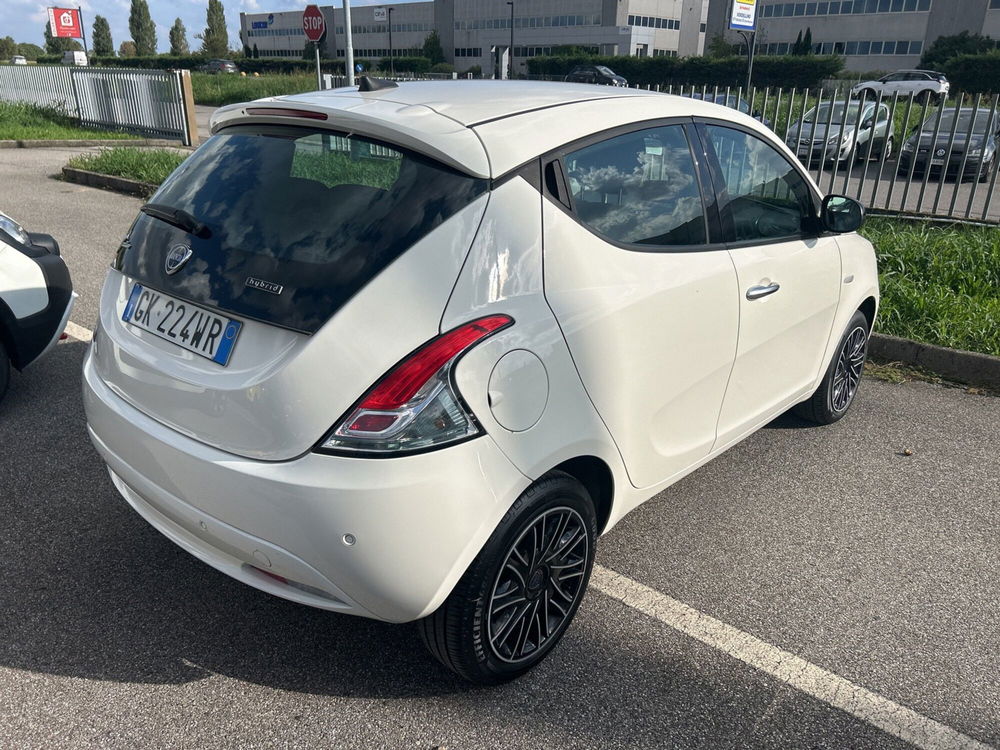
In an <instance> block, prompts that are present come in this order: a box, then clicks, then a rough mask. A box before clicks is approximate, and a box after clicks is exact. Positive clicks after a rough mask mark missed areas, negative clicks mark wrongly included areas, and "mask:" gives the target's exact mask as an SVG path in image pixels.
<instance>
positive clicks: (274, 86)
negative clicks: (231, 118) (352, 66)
mask: <svg viewBox="0 0 1000 750" xmlns="http://www.w3.org/2000/svg"><path fill="white" fill-rule="evenodd" d="M191 86H192V88H193V89H194V101H195V104H208V105H212V106H215V107H221V106H222V105H224V104H235V103H236V102H248V101H253V100H254V99H261V98H263V97H265V96H281V95H284V94H302V93H305V92H306V91H315V90H316V74H315V73H296V74H289V75H281V74H275V75H263V76H260V77H259V78H254V77H253V76H246V77H244V76H240V75H227V74H222V73H219V74H215V75H212V74H209V73H192V74H191Z"/></svg>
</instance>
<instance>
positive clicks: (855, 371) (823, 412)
mask: <svg viewBox="0 0 1000 750" xmlns="http://www.w3.org/2000/svg"><path fill="white" fill-rule="evenodd" d="M868 333H869V326H868V319H867V318H866V317H865V316H864V315H863V314H862V313H861V312H860V311H858V312H855V313H854V315H852V316H851V320H850V322H849V323H848V324H847V330H846V331H845V332H844V335H843V336H842V337H841V339H840V344H839V346H838V347H837V350H836V353H835V354H834V356H833V361H832V362H830V366H829V367H828V368H827V370H826V374H825V375H824V376H823V380H822V382H821V383H820V384H819V388H817V389H816V392H815V393H813V395H812V396H810V397H809V399H808V400H807V401H803V402H802V403H801V404H798V405H796V406H795V408H794V409H793V411H794V412H795V414H797V415H798V416H800V417H802V418H803V419H806V420H808V421H810V422H815V423H816V424H833V423H834V422H836V421H838V420H840V419H842V418H843V416H844V415H845V414H847V410H848V409H849V408H850V407H851V404H852V403H853V402H854V397H855V396H856V395H857V393H858V388H859V387H860V386H861V373H862V372H863V371H864V367H865V360H866V359H867V358H868Z"/></svg>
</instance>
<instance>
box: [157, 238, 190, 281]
mask: <svg viewBox="0 0 1000 750" xmlns="http://www.w3.org/2000/svg"><path fill="white" fill-rule="evenodd" d="M193 252H194V251H193V250H192V249H191V248H190V247H188V246H187V245H174V246H173V247H172V248H170V251H169V252H168V253H167V257H166V258H165V259H164V261H163V268H164V270H165V271H166V272H167V273H168V274H171V273H177V272H178V271H179V270H181V266H183V265H184V264H185V263H187V262H188V260H190V259H191V255H192V253H193Z"/></svg>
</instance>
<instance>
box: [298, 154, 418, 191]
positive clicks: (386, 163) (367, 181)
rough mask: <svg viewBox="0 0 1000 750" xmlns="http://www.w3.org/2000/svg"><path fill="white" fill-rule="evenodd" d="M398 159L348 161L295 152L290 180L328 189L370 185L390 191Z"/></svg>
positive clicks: (342, 156) (347, 156) (342, 157)
mask: <svg viewBox="0 0 1000 750" xmlns="http://www.w3.org/2000/svg"><path fill="white" fill-rule="evenodd" d="M401 164H402V159H401V158H386V159H375V158H363V159H357V160H354V159H351V156H350V154H341V153H337V152H331V153H322V154H310V153H307V152H304V151H296V152H295V155H294V156H293V157H292V172H291V174H292V176H293V177H305V178H306V179H310V180H316V181H317V182H321V183H323V184H324V185H326V186H327V187H333V186H335V185H369V186H371V187H377V188H382V189H383V190H389V189H391V188H392V185H393V183H394V182H396V179H397V178H398V177H399V167H400V165H401Z"/></svg>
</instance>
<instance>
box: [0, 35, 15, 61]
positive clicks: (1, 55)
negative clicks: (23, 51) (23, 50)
mask: <svg viewBox="0 0 1000 750" xmlns="http://www.w3.org/2000/svg"><path fill="white" fill-rule="evenodd" d="M16 54H17V42H15V41H14V37H12V36H5V37H4V38H3V39H0V60H9V59H10V58H12V57H13V56H14V55H16Z"/></svg>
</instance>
